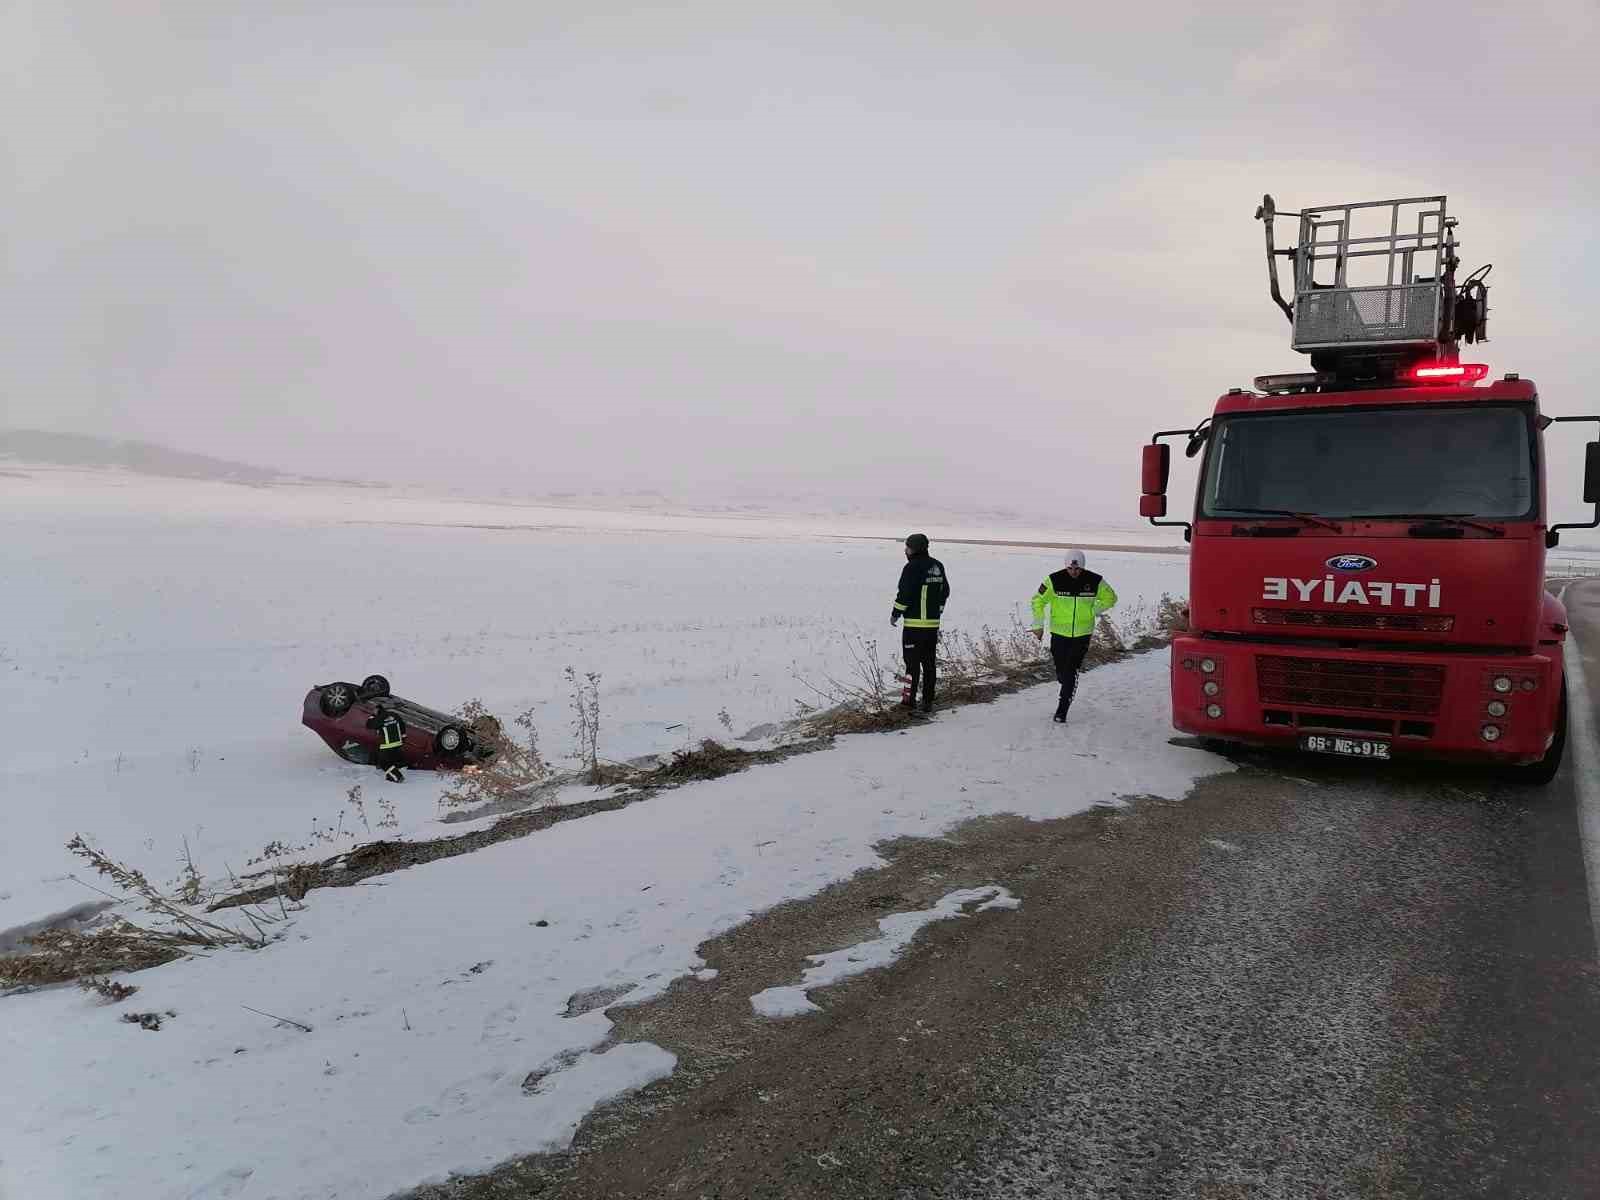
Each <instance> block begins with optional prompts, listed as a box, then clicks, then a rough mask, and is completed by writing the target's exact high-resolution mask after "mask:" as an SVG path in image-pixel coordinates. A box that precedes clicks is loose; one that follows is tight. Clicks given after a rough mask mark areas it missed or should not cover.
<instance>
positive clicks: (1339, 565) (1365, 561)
mask: <svg viewBox="0 0 1600 1200" xmlns="http://www.w3.org/2000/svg"><path fill="white" fill-rule="evenodd" d="M1377 565H1378V560H1377V559H1375V558H1368V557H1367V556H1366V555H1365V554H1335V555H1334V556H1333V557H1332V558H1330V559H1329V560H1328V566H1329V567H1331V568H1333V569H1334V570H1335V571H1370V570H1372V568H1373V567H1375V566H1377Z"/></svg>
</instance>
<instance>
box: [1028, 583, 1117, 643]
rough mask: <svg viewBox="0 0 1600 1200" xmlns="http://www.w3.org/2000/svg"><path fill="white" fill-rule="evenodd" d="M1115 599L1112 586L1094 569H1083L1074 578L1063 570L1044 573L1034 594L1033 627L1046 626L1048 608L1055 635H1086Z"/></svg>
mask: <svg viewBox="0 0 1600 1200" xmlns="http://www.w3.org/2000/svg"><path fill="white" fill-rule="evenodd" d="M1116 602H1117V594H1116V592H1114V591H1112V590H1111V585H1110V584H1109V583H1107V582H1106V581H1105V580H1104V579H1102V578H1100V576H1098V575H1096V574H1095V573H1094V572H1093V571H1082V572H1080V573H1079V575H1078V578H1077V579H1073V578H1072V576H1071V575H1068V574H1067V572H1066V571H1065V570H1060V571H1056V572H1053V573H1052V574H1049V575H1046V576H1045V580H1044V582H1043V583H1041V584H1040V585H1039V590H1038V591H1037V592H1035V593H1034V594H1033V627H1034V628H1035V629H1043V628H1045V613H1046V610H1048V611H1049V628H1050V632H1051V633H1053V634H1055V635H1057V636H1058V637H1087V636H1088V635H1089V634H1091V633H1093V632H1094V619H1095V618H1096V617H1098V616H1099V615H1100V614H1101V613H1103V612H1105V611H1106V610H1107V609H1108V608H1111V607H1112V606H1113V605H1115V604H1116Z"/></svg>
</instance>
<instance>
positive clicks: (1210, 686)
mask: <svg viewBox="0 0 1600 1200" xmlns="http://www.w3.org/2000/svg"><path fill="white" fill-rule="evenodd" d="M1200 690H1201V691H1202V692H1204V693H1205V694H1206V695H1208V696H1215V695H1216V694H1217V693H1218V692H1220V691H1221V690H1222V685H1221V684H1220V683H1218V682H1217V681H1216V680H1215V679H1208V680H1206V681H1205V682H1204V683H1203V684H1201V685H1200Z"/></svg>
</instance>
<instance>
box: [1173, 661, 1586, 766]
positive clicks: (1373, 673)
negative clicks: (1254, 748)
mask: <svg viewBox="0 0 1600 1200" xmlns="http://www.w3.org/2000/svg"><path fill="white" fill-rule="evenodd" d="M1207 664H1209V665H1210V666H1211V670H1209V671H1208V670H1205V669H1204V668H1205V667H1206V665H1207ZM1497 679H1507V680H1510V685H1511V686H1510V690H1509V691H1506V692H1501V691H1497V690H1495V686H1494V684H1495V681H1496V680H1497ZM1208 685H1210V686H1208ZM1560 692H1561V657H1560V652H1559V650H1555V651H1554V652H1553V653H1551V654H1549V655H1545V654H1532V655H1515V656H1513V655H1497V654H1439V653H1428V652H1410V651H1405V652H1400V651H1375V650H1343V649H1335V648H1329V647H1326V646H1315V647H1311V646H1306V647H1301V646H1296V645H1293V644H1283V643H1266V642H1243V641H1221V640H1212V639H1208V638H1200V637H1194V636H1192V635H1180V636H1179V637H1177V638H1174V639H1173V643H1172V723H1173V725H1174V726H1175V727H1176V728H1178V729H1180V730H1183V731H1184V732H1186V733H1193V734H1199V735H1200V736H1202V737H1214V738H1220V739H1223V740H1226V741H1237V742H1247V743H1251V744H1255V745H1263V746H1294V745H1297V744H1298V742H1299V739H1300V737H1301V735H1302V734H1305V733H1317V734H1329V733H1331V734H1335V735H1340V736H1351V735H1354V736H1356V737H1361V738H1381V739H1383V740H1385V741H1387V742H1388V743H1389V744H1390V748H1391V753H1392V754H1393V755H1394V756H1395V757H1396V758H1402V757H1431V758H1441V759H1475V760H1480V761H1492V762H1498V763H1508V764H1525V763H1531V762H1536V761H1537V760H1538V759H1540V758H1541V757H1542V756H1543V755H1544V753H1545V751H1546V750H1547V749H1548V748H1549V745H1550V741H1551V738H1552V736H1553V734H1554V730H1555V725H1556V719H1557V712H1558V709H1559V704H1560ZM1491 704H1493V705H1495V706H1496V707H1497V708H1498V706H1499V705H1504V707H1505V711H1504V713H1502V714H1498V715H1497V714H1496V713H1491V712H1490V706H1491Z"/></svg>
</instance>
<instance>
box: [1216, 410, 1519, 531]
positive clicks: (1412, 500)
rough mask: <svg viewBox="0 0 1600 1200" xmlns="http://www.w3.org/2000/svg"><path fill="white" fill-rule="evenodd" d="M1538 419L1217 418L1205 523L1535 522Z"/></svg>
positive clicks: (1361, 413)
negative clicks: (1277, 515)
mask: <svg viewBox="0 0 1600 1200" xmlns="http://www.w3.org/2000/svg"><path fill="white" fill-rule="evenodd" d="M1531 416H1532V414H1531V412H1530V411H1529V410H1528V409H1526V408H1522V407H1519V406H1514V405H1470V406H1469V405H1460V406H1444V405H1441V406H1438V407H1434V406H1431V405H1429V406H1422V405H1406V406H1404V407H1395V408H1365V409H1306V410H1299V411H1294V412H1278V413H1262V414H1237V415H1231V416H1224V417H1219V418H1218V419H1217V420H1216V421H1215V423H1214V425H1213V428H1212V434H1211V444H1210V448H1209V452H1208V454H1207V457H1206V473H1205V486H1204V489H1203V491H1202V493H1201V506H1200V515H1201V516H1205V517H1223V518H1226V517H1233V516H1240V517H1243V516H1247V515H1250V514H1252V513H1256V514H1259V513H1261V512H1262V511H1264V510H1278V511H1283V512H1290V513H1313V514H1316V515H1319V516H1323V517H1345V518H1360V517H1362V516H1373V517H1377V516H1379V515H1382V514H1396V513H1404V514H1406V515H1407V516H1408V517H1419V518H1426V517H1429V516H1440V517H1444V516H1461V517H1479V518H1486V519H1489V520H1500V521H1508V520H1526V519H1531V518H1533V517H1535V516H1536V515H1537V514H1536V511H1535V509H1536V503H1535V497H1536V496H1537V494H1538V493H1537V490H1536V486H1535V475H1534V454H1533V449H1534V443H1533V436H1532V430H1531Z"/></svg>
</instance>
